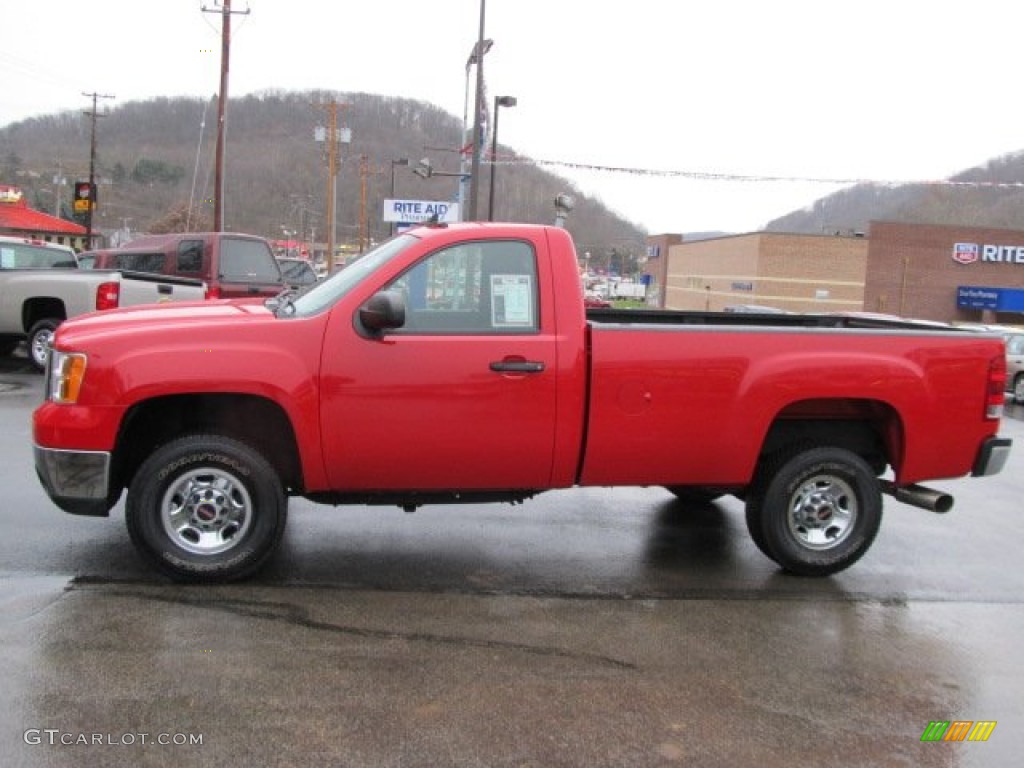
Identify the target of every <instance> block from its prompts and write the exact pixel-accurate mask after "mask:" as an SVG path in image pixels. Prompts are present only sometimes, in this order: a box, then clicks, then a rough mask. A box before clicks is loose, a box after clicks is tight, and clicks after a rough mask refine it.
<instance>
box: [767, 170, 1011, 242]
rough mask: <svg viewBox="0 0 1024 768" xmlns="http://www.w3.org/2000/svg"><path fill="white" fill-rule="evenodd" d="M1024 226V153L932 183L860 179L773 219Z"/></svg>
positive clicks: (826, 226)
mask: <svg viewBox="0 0 1024 768" xmlns="http://www.w3.org/2000/svg"><path fill="white" fill-rule="evenodd" d="M872 219H874V220H888V221H904V222H909V223H917V224H952V225H961V226H971V227H973V226H984V227H1000V228H1006V229H1024V153H1022V152H1018V153H1014V154H1010V155H1005V156H1003V157H999V158H996V159H993V160H991V161H989V162H988V163H987V164H985V165H984V166H978V167H976V168H971V169H969V170H966V171H963V172H962V173H959V174H957V175H956V176H953V177H951V178H950V179H948V180H945V181H944V182H943V181H939V182H935V183H931V184H904V185H897V186H884V185H876V184H858V185H855V186H852V187H849V188H847V189H844V190H841V191H839V192H836V193H835V194H832V195H829V196H828V197H823V198H821V199H820V200H817V201H816V202H815V203H814V204H813V205H812V206H810V207H808V208H805V209H803V210H799V211H794V212H793V213H790V214H787V215H786V216H783V217H781V218H778V219H775V220H774V221H772V222H770V223H769V224H768V225H767V227H766V229H768V230H770V231H773V232H804V233H815V234H818V233H822V232H826V233H828V232H841V233H846V232H850V231H858V232H866V231H867V228H868V223H869V222H870V221H871V220H872Z"/></svg>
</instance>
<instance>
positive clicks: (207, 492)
mask: <svg viewBox="0 0 1024 768" xmlns="http://www.w3.org/2000/svg"><path fill="white" fill-rule="evenodd" d="M287 509H288V506H287V498H286V497H285V494H284V490H283V488H282V485H281V482H280V480H279V479H278V476H277V473H276V472H275V471H274V469H273V467H271V466H270V464H269V462H267V461H266V459H264V458H263V456H261V455H260V454H259V453H257V452H256V451H254V450H253V449H252V448H250V447H249V446H247V445H245V444H244V443H240V442H238V441H237V440H233V439H231V438H227V437H223V436H220V435H190V436H187V437H183V438H180V439H178V440H175V441H173V442H171V443H168V444H166V445H164V446H162V447H160V448H158V449H157V450H156V451H154V453H153V454H152V455H151V456H150V457H149V458H148V459H146V461H145V462H143V464H142V466H140V467H139V470H138V472H137V473H136V475H135V478H134V479H133V481H132V483H131V487H130V488H129V489H128V499H127V501H126V503H125V519H126V522H127V524H128V533H129V534H130V535H131V538H132V541H133V542H134V543H135V546H136V547H137V548H138V549H139V551H140V552H141V553H142V554H143V555H144V556H145V557H146V558H147V559H148V560H149V561H150V562H152V563H153V564H154V565H155V566H156V567H157V568H159V569H160V570H161V571H163V572H164V573H166V574H167V575H169V576H171V577H172V578H174V579H175V580H178V581H187V582H223V581H233V580H236V579H241V578H244V577H246V576H249V575H250V574H252V573H253V572H254V571H256V570H257V569H258V568H259V567H260V566H261V565H262V564H263V563H264V562H265V561H266V559H267V558H268V557H270V555H271V554H272V553H273V551H274V550H275V549H276V548H277V545H278V543H279V542H280V540H281V535H282V534H283V532H284V526H285V520H286V517H287Z"/></svg>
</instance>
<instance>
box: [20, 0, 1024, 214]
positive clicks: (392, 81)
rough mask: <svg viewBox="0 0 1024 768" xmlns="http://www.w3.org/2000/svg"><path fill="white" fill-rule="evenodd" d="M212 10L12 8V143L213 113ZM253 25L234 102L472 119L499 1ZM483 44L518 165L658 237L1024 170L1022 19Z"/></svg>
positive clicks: (833, 6) (957, 3)
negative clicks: (106, 119) (859, 196)
mask: <svg viewBox="0 0 1024 768" xmlns="http://www.w3.org/2000/svg"><path fill="white" fill-rule="evenodd" d="M203 4H205V5H206V6H208V7H210V8H214V7H215V5H216V3H215V0H46V2H17V1H16V0H0V29H2V30H3V45H2V47H0V126H5V125H7V124H9V123H11V122H15V121H17V120H21V119H23V118H26V117H32V116H36V115H41V114H49V113H51V112H57V111H62V110H66V109H74V110H81V109H82V108H85V107H87V106H88V101H87V99H86V98H85V97H84V96H83V95H82V94H83V92H93V91H96V92H100V93H104V94H113V95H114V96H116V98H115V99H113V100H106V101H104V102H103V103H104V105H106V106H111V107H113V106H116V105H118V104H122V103H125V102H128V101H134V100H141V99H148V98H153V97H157V96H206V95H212V94H213V93H215V92H216V91H217V89H218V85H219V76H220V16H219V14H216V13H212V14H211V13H203V12H202V10H201V5H203ZM232 8H233V10H245V9H248V10H249V11H250V13H249V14H248V15H246V16H241V15H239V16H234V17H233V22H232V29H233V33H234V34H233V38H232V48H231V72H230V86H229V92H230V95H232V96H241V95H244V94H248V93H252V92H257V91H261V90H266V89H270V88H278V89H286V90H309V89H325V90H332V91H338V92H342V93H344V92H367V93H377V94H382V95H389V96H400V97H407V98H415V99H422V100H424V101H427V102H430V103H432V104H436V105H437V106H439V107H441V108H442V109H444V110H446V111H448V112H450V113H451V114H452V115H454V116H456V117H458V118H459V119H461V118H462V114H463V109H464V105H465V95H466V91H465V87H466V60H467V58H468V56H469V53H470V51H471V50H472V48H473V45H474V43H475V42H476V39H477V35H478V31H479V18H480V17H479V12H480V0H432V1H431V0H232ZM485 27H486V29H485V36H486V37H487V38H491V39H493V40H494V46H493V48H492V49H491V51H490V52H489V53H488V54H487V56H486V61H485V67H484V71H485V74H486V80H487V87H488V92H489V94H490V97H491V98H493V96H495V95H514V96H516V97H517V99H518V106H517V107H515V108H507V109H502V111H501V116H500V122H499V128H500V131H499V140H500V141H501V143H502V144H506V145H508V146H511V147H513V148H514V149H515V150H516V151H517V152H519V153H521V154H525V155H528V156H530V157H532V158H535V159H538V160H543V161H548V162H549V163H554V165H548V166H545V167H547V168H548V169H549V170H551V171H553V172H555V173H559V174H561V175H564V176H566V177H568V178H570V179H572V180H573V181H574V182H575V183H576V184H577V185H578V186H579V187H580V188H581V189H582V190H583V191H585V192H587V193H589V194H593V195H595V196H597V197H599V198H600V199H601V200H603V201H604V203H605V204H606V205H608V206H609V207H610V208H612V209H613V210H615V211H617V212H619V213H621V214H622V215H623V216H625V217H626V218H628V219H629V220H631V221H634V222H636V223H637V224H640V225H641V226H644V227H646V228H647V229H648V230H649V231H651V232H652V233H657V232H692V231H699V230H726V231H734V232H739V231H750V230H755V229H758V228H760V227H761V226H762V225H763V224H765V223H766V222H767V221H769V220H771V219H772V218H775V217H777V216H780V215H783V214H785V213H788V212H789V211H791V210H793V209H796V208H799V207H802V206H804V205H808V204H810V203H811V202H813V200H815V199H817V198H818V197H822V196H824V195H827V194H829V193H830V192H833V191H835V190H836V189H839V188H841V186H840V185H836V184H828V183H820V182H819V181H818V180H829V179H872V180H879V181H899V180H906V181H917V180H931V179H941V178H943V177H946V176H948V175H950V174H953V173H956V172H957V171H960V170H964V169H966V168H968V167H971V166H974V165H978V164H982V163H984V162H986V161H987V160H989V159H991V158H993V157H997V156H1000V155H1004V154H1007V153H1011V152H1017V151H1018V150H1021V149H1024V97H1022V85H1021V73H1022V70H1024V3H1019V2H1016V1H1015V0H971V2H963V1H962V0H946V2H934V0H856V1H853V0H826V1H823V0H771V1H770V2H769V1H768V0H629V2H621V1H620V0H604V2H600V1H599V0H486V18H485ZM229 122H230V116H229ZM562 163H564V164H580V165H585V166H594V167H597V168H600V169H626V170H624V171H623V170H619V171H615V170H587V171H579V170H572V169H570V168H568V167H567V166H564V165H560V164H562ZM646 172H656V173H655V174H651V173H646ZM703 173H707V174H716V175H724V176H725V177H726V178H724V179H717V180H704V179H699V178H695V177H694V176H693V175H692V174H703ZM737 177H745V178H744V180H740V179H739V178H737ZM750 177H752V178H750ZM766 177H772V178H774V179H776V180H767V179H766ZM780 178H781V180H779V179H780ZM798 179H810V180H813V181H796V180H798Z"/></svg>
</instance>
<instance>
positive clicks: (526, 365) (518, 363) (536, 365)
mask: <svg viewBox="0 0 1024 768" xmlns="http://www.w3.org/2000/svg"><path fill="white" fill-rule="evenodd" d="M491 370H492V371H494V372H495V373H541V372H542V371H543V370H544V363H542V362H540V361H536V360H496V361H495V362H493V363H491Z"/></svg>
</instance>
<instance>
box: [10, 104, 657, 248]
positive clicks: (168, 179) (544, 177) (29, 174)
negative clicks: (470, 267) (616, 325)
mask: <svg viewBox="0 0 1024 768" xmlns="http://www.w3.org/2000/svg"><path fill="white" fill-rule="evenodd" d="M331 98H335V99H336V100H337V101H338V102H339V103H346V104H347V105H348V106H347V107H345V108H344V109H343V110H339V124H344V125H347V126H348V127H349V128H351V131H352V140H351V144H349V145H345V146H344V147H343V153H342V167H341V171H340V173H339V174H338V181H337V190H338V202H337V210H338V218H337V221H338V226H337V231H338V242H339V243H340V242H345V241H349V242H355V241H357V240H358V239H359V236H360V222H361V221H363V220H365V221H366V222H367V223H368V227H369V232H368V234H369V236H370V237H371V238H381V237H384V236H386V234H387V232H388V225H386V224H384V223H382V222H381V216H380V210H381V203H382V201H383V199H384V198H385V197H387V196H389V194H390V190H389V188H390V185H391V178H392V176H391V174H392V163H391V161H392V160H393V159H398V158H408V159H409V160H410V163H411V164H410V166H409V167H402V166H395V167H394V174H395V196H396V197H399V198H415V199H436V200H451V199H453V198H454V196H455V188H456V183H457V179H455V178H451V177H442V176H437V177H434V178H431V179H421V178H419V177H418V176H416V175H415V174H413V173H412V165H415V164H416V162H417V161H418V160H419V159H420V158H423V157H430V159H431V162H432V164H433V167H434V170H435V171H437V172H442V173H454V172H457V171H458V170H459V168H458V165H459V156H458V151H457V150H458V147H459V136H460V134H461V131H462V121H461V119H457V118H455V117H453V116H452V115H450V114H448V113H446V112H444V111H442V110H440V109H438V108H436V107H434V106H432V105H430V104H426V103H423V102H419V101H414V100H410V99H397V98H386V97H382V96H377V95H373V94H363V93H356V94H334V93H322V92H305V93H295V92H276V91H272V92H265V93H262V94H257V95H250V96H246V97H244V98H239V99H232V100H231V102H230V104H229V107H228V121H227V125H228V130H227V137H228V141H227V149H226V174H225V175H226V180H227V181H226V193H225V202H224V227H225V229H229V230H234V231H244V232H251V233H254V234H260V235H263V236H266V237H271V238H280V237H282V233H283V232H284V231H285V230H289V231H293V232H305V233H306V237H307V238H309V239H315V240H318V241H323V240H325V239H326V238H325V236H324V228H325V220H326V217H325V212H324V211H325V203H324V201H325V199H326V186H327V172H326V163H325V161H324V158H323V154H322V144H318V143H317V142H315V141H314V129H315V127H316V126H318V125H324V124H326V120H327V116H326V115H327V113H326V110H325V109H324V108H323V107H322V106H319V105H320V104H322V103H323V102H325V101H327V100H329V99H331ZM216 114H217V104H216V100H215V99H211V100H210V101H209V102H208V103H205V102H204V101H203V100H199V99H181V98H179V99H155V100H151V101H145V102H129V103H125V104H121V105H118V106H116V107H114V108H113V109H111V110H110V112H109V114H107V115H106V116H105V117H102V118H101V119H100V120H99V123H98V128H97V161H96V168H97V171H96V175H97V177H99V178H100V179H101V185H100V189H99V210H98V212H97V215H96V217H95V219H94V227H95V228H96V229H97V230H99V231H103V232H112V231H114V230H117V229H121V228H124V227H128V228H129V229H131V230H132V231H147V230H149V229H151V228H152V227H154V226H155V225H158V223H159V222H161V220H163V219H165V218H166V217H168V216H169V215H171V214H175V213H176V214H178V215H180V216H182V217H184V216H186V214H187V209H188V202H189V200H190V199H192V200H194V202H195V207H194V209H193V213H192V215H191V222H192V226H191V227H190V228H191V229H193V230H195V229H197V228H202V226H203V225H205V226H206V227H209V226H210V221H211V220H212V211H213V206H212V202H211V200H212V189H213V178H214V167H213V164H214V162H213V161H214V149H215V145H216ZM204 115H205V120H204ZM89 142H90V125H89V120H88V118H86V117H84V116H83V115H82V114H81V112H78V111H69V112H63V113H60V114H55V115H48V116H43V117H38V118H32V119H29V120H23V121H21V122H18V123H13V124H11V125H9V126H6V127H4V128H2V129H0V183H6V184H15V185H17V186H20V187H21V188H22V189H23V190H24V191H25V192H26V195H27V196H28V200H29V204H30V205H32V206H33V207H36V208H39V209H40V210H45V211H48V212H53V211H54V210H55V193H56V190H57V186H56V185H55V183H54V178H55V177H56V176H57V174H58V172H59V173H62V174H63V175H64V177H66V178H67V180H68V182H69V183H70V182H72V181H75V180H79V179H87V178H88V165H89ZM498 154H499V157H506V158H507V157H511V156H514V150H512V149H511V148H509V147H505V146H503V145H502V146H499V148H498ZM362 157H365V158H366V159H365V162H361V158H362ZM361 165H362V166H363V168H364V169H365V170H364V172H363V173H362V174H361V173H360V166H361ZM363 178H365V184H364V182H363ZM488 181H489V176H488V171H487V169H486V164H484V166H483V170H482V182H481V195H480V205H481V210H482V211H483V212H486V205H487V184H488ZM69 189H70V187H67V186H66V187H63V188H62V195H63V199H64V202H65V205H66V204H68V203H69V200H68V194H69V191H68V190H69ZM364 189H365V192H364ZM562 192H568V193H570V194H572V195H573V196H574V197H575V198H576V208H575V210H574V211H573V213H572V215H571V216H570V217H569V220H568V227H569V229H570V231H572V232H573V233H574V236H575V237H576V241H577V245H578V246H580V247H581V248H582V247H585V248H586V249H587V250H589V251H591V252H592V253H593V254H595V255H596V256H598V258H600V256H601V255H606V257H607V258H608V259H609V260H611V259H612V258H613V255H614V254H622V255H625V254H629V255H632V256H637V255H639V254H642V253H643V249H644V237H645V233H644V232H643V231H642V230H641V229H640V228H639V227H637V226H636V225H634V224H632V223H630V222H628V221H626V220H624V219H622V218H621V217H619V216H618V215H616V214H614V213H613V212H611V211H610V210H608V209H607V208H606V207H605V206H604V205H602V204H601V203H600V202H598V201H595V200H592V199H588V198H587V197H585V196H584V195H582V194H581V193H580V192H579V191H578V190H577V189H575V188H574V187H573V185H572V184H571V183H570V182H568V181H566V180H565V179H562V178H560V177H558V176H556V175H554V174H552V173H549V172H547V171H544V170H541V169H539V168H537V167H535V166H532V165H503V166H502V167H501V170H500V173H499V175H498V187H497V189H496V216H495V218H499V219H505V220H513V221H523V222H538V223H540V222H543V223H548V222H551V221H553V218H554V210H553V205H552V201H553V200H554V197H555V195H557V194H559V193H562ZM364 210H365V211H366V214H365V219H362V218H361V211H364ZM204 217H205V221H201V222H200V226H199V227H197V225H196V219H197V218H199V219H203V218H204ZM164 224H166V221H165V222H164ZM613 251H614V254H613Z"/></svg>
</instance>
